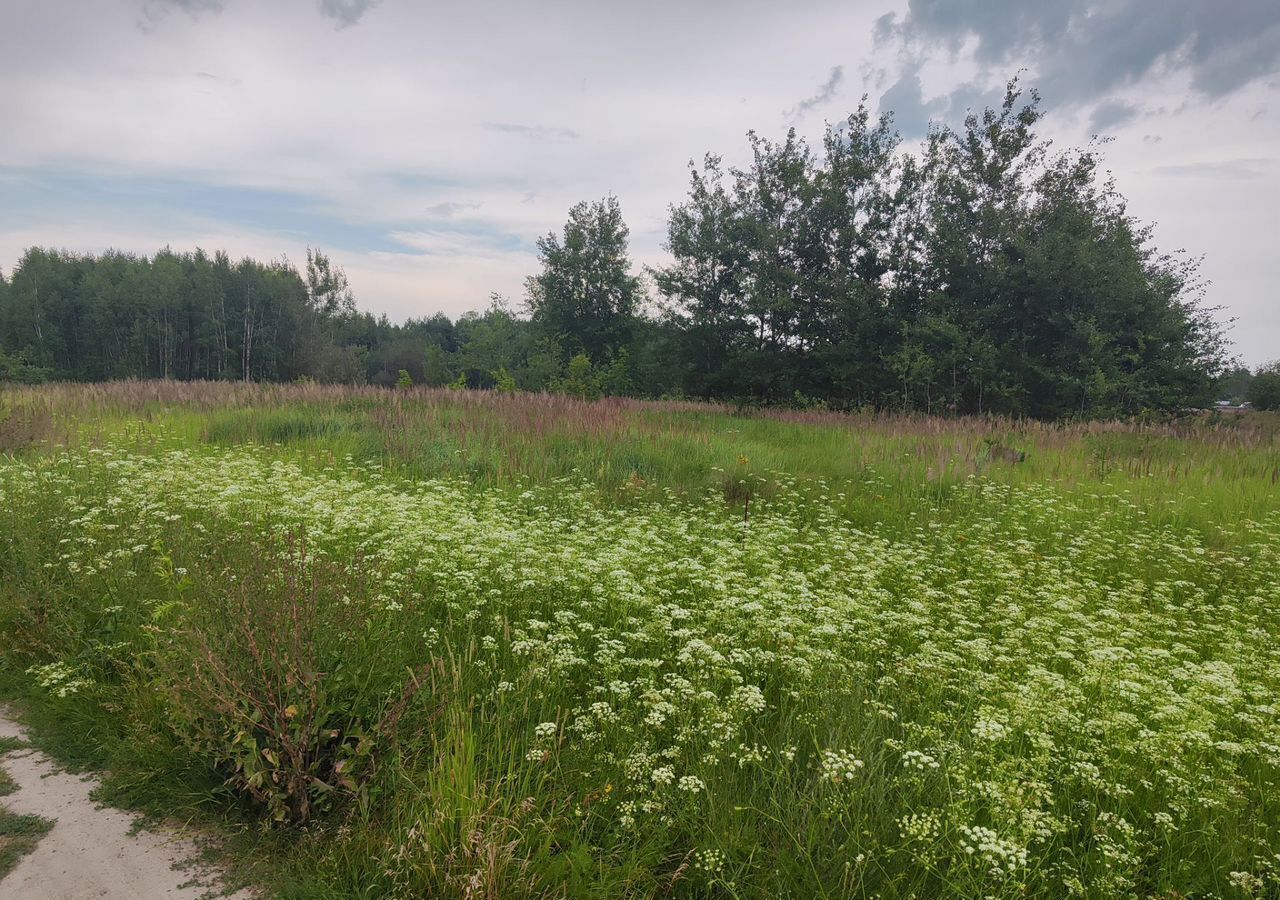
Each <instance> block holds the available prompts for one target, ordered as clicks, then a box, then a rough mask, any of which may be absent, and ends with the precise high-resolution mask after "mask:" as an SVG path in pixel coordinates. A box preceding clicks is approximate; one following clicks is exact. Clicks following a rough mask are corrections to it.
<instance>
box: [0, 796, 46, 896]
mask: <svg viewBox="0 0 1280 900" xmlns="http://www.w3.org/2000/svg"><path fill="white" fill-rule="evenodd" d="M52 827H53V823H52V822H51V821H49V820H48V819H42V818H40V817H39V816H20V815H16V814H14V813H11V812H9V811H8V810H5V809H0V879H2V878H4V876H6V875H8V874H9V872H10V870H11V869H13V867H14V866H16V865H17V864H18V860H20V859H22V857H24V856H26V855H27V854H28V853H30V852H31V851H32V850H34V849H35V848H36V844H38V843H40V838H42V837H44V836H45V835H46V834H47V833H48V832H49V829H50V828H52Z"/></svg>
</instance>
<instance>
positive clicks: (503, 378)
mask: <svg viewBox="0 0 1280 900" xmlns="http://www.w3.org/2000/svg"><path fill="white" fill-rule="evenodd" d="M491 374H492V375H493V389H494V390H496V391H497V392H498V393H499V394H514V393H515V392H516V390H517V386H516V379H515V376H513V375H512V374H511V373H510V372H508V371H507V367H506V366H499V367H498V370H497V371H496V372H493V373H491Z"/></svg>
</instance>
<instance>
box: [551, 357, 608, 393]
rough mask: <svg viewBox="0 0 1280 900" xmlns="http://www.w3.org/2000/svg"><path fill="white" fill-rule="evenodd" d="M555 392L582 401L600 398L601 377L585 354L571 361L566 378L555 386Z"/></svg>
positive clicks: (566, 371)
mask: <svg viewBox="0 0 1280 900" xmlns="http://www.w3.org/2000/svg"><path fill="white" fill-rule="evenodd" d="M555 390H556V391H557V392H559V393H561V394H569V395H570V396H573V397H578V398H580V399H582V400H595V399H596V398H598V397H599V396H600V377H599V374H598V373H597V372H596V370H595V368H594V367H593V366H592V365H591V360H590V359H589V358H588V357H587V355H586V354H585V353H579V354H577V355H576V356H574V357H573V359H571V360H569V366H568V368H567V369H566V370H565V374H564V377H563V378H561V379H560V380H559V381H558V382H556V384H555Z"/></svg>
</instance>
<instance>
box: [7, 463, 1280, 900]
mask: <svg viewBox="0 0 1280 900" xmlns="http://www.w3.org/2000/svg"><path fill="white" fill-rule="evenodd" d="M713 490H714V489H713ZM836 500H837V498H836V496H835V493H834V490H833V491H832V492H831V494H830V495H829V496H826V497H825V499H824V494H823V488H822V485H820V484H816V485H815V484H810V485H806V486H805V487H804V490H803V492H801V490H800V489H799V487H798V486H797V485H794V484H789V483H787V482H786V480H785V479H782V480H781V481H779V482H778V483H776V484H774V485H773V487H772V489H771V491H770V492H769V493H767V494H763V493H762V494H760V495H757V496H753V497H752V499H751V500H750V503H749V504H744V503H741V502H739V503H735V504H734V505H733V507H732V508H726V505H725V502H724V498H723V496H722V492H721V491H719V490H714V492H713V493H712V494H709V496H708V497H707V498H706V499H705V500H704V501H700V500H697V499H692V500H677V499H675V498H666V499H664V498H662V497H661V496H657V497H655V496H654V495H653V493H652V492H646V493H644V494H643V496H642V497H638V498H636V499H632V500H627V499H625V498H623V499H621V500H618V501H617V502H615V503H613V504H610V505H602V504H601V503H600V502H599V498H598V494H597V493H596V492H594V491H593V490H591V489H589V488H587V487H584V486H579V485H578V484H577V483H576V482H571V481H558V482H551V483H548V484H544V485H541V486H532V485H530V486H527V489H526V490H523V491H520V490H517V491H498V490H482V489H477V488H474V487H472V486H469V485H467V484H464V483H462V482H459V481H452V480H437V481H426V482H400V481H396V480H393V479H389V478H388V477H387V476H386V475H385V474H384V473H383V472H382V471H381V470H379V469H377V468H372V467H365V466H360V465H357V464H355V463H353V462H350V461H346V462H343V461H333V462H327V463H320V462H315V463H303V462H300V461H297V460H293V461H290V460H287V459H285V458H283V457H282V456H281V455H280V454H278V453H277V452H274V451H271V450H268V449H263V448H254V447H243V448H238V449H203V450H195V451H173V452H164V453H155V454H147V455H142V454H135V453H132V452H129V451H126V450H121V449H110V448H108V449H102V450H86V451H74V452H66V453H61V454H57V455H53V456H50V457H47V458H44V459H33V460H30V461H17V460H9V461H7V462H4V463H0V509H2V510H3V512H0V575H2V576H3V578H4V581H5V583H6V585H7V587H6V589H5V594H4V595H3V604H2V605H0V635H3V636H4V637H3V640H4V641H5V645H4V647H3V650H4V660H5V662H4V665H5V666H6V667H8V668H9V677H10V679H11V680H13V679H17V680H19V681H25V682H28V683H30V684H31V685H33V689H34V690H35V691H36V696H37V697H38V698H41V699H40V700H39V701H38V702H41V703H44V704H48V705H49V706H52V707H57V706H58V705H59V704H63V705H66V706H68V707H69V708H70V707H72V706H73V707H74V709H75V710H76V715H79V716H84V717H87V718H90V719H93V720H95V721H99V722H102V723H106V724H105V725H103V727H114V728H117V729H119V730H122V731H125V732H127V733H128V734H129V735H131V736H132V737H133V739H139V740H140V739H141V736H146V737H147V739H148V740H154V741H159V742H161V743H163V744H164V745H165V746H168V747H171V748H172V752H173V753H174V754H176V755H178V756H180V758H181V759H182V760H183V763H182V764H183V765H185V766H188V767H191V768H193V769H197V770H201V771H211V772H216V773H218V777H219V778H220V779H221V780H222V781H223V782H224V783H225V784H226V785H227V789H228V790H229V791H231V792H232V793H233V794H234V795H235V796H237V797H238V798H240V799H241V801H242V802H243V803H245V804H246V805H247V806H248V808H249V809H251V810H256V811H258V813H259V814H260V815H261V817H262V818H264V819H266V820H278V821H280V822H282V823H294V824H299V823H303V822H305V823H307V827H306V829H305V831H303V832H301V836H300V837H299V838H298V839H297V841H296V843H295V845H294V847H295V850H294V852H295V864H296V866H297V867H298V869H299V870H302V869H305V870H306V873H307V876H308V877H309V878H310V879H312V881H311V883H313V884H314V885H317V886H318V887H317V888H316V892H317V893H316V895H317V896H324V895H325V893H324V891H329V892H332V893H335V894H341V893H342V892H343V891H348V892H349V893H352V894H355V893H357V891H356V886H358V887H359V894H358V895H360V896H424V895H456V896H494V897H497V896H502V897H506V896H544V895H545V896H565V895H569V896H601V897H617V896H637V897H639V896H666V895H674V896H737V897H783V896H786V897H805V898H808V897H820V896H831V897H835V896H849V895H855V896H857V895H867V896H871V895H877V894H878V895H880V896H904V897H905V896H912V895H914V896H956V897H975V896H1009V897H1014V896H1017V897H1022V896H1027V895H1035V896H1063V895H1072V894H1075V895H1081V896H1116V895H1130V894H1138V895H1154V894H1163V895H1165V896H1170V897H1172V896H1177V895H1179V894H1182V895H1205V894H1221V895H1231V894H1233V893H1234V894H1236V895H1245V894H1248V893H1250V892H1252V893H1254V894H1263V893H1266V892H1273V893H1274V892H1275V891H1277V890H1278V889H1280V859H1278V858H1277V856H1276V853H1277V849H1280V801H1278V800H1277V798H1278V797H1280V790H1278V785H1277V780H1278V778H1280V735H1278V734H1277V730H1276V724H1275V723H1276V721H1277V711H1278V709H1280V707H1278V704H1280V646H1278V645H1277V643H1276V641H1275V635H1276V633H1277V627H1278V626H1280V586H1278V583H1277V580H1276V579H1275V574H1274V573H1275V572H1276V571H1280V514H1272V515H1270V516H1267V517H1264V518H1261V519H1260V520H1258V521H1255V522H1247V521H1246V522H1234V523H1232V526H1233V528H1235V529H1237V530H1238V532H1239V533H1241V534H1243V535H1244V537H1243V538H1242V539H1241V540H1240V541H1239V542H1237V543H1236V545H1235V546H1233V547H1232V549H1231V550H1230V551H1221V550H1214V549H1210V548H1209V547H1208V546H1207V545H1206V541H1205V538H1204V535H1202V534H1201V533H1199V532H1193V531H1190V530H1178V529H1173V528H1168V527H1164V526H1161V525H1158V524H1155V523H1153V522H1152V521H1151V517H1150V515H1149V514H1148V512H1147V511H1146V510H1145V509H1144V508H1143V507H1140V506H1138V505H1135V504H1133V503H1131V502H1128V501H1126V500H1125V499H1124V497H1123V495H1122V494H1119V493H1112V494H1108V495H1102V494H1093V493H1089V492H1087V491H1083V490H1081V491H1076V492H1074V493H1066V492H1063V491H1060V490H1054V489H1051V488H1047V487H1036V486H1025V487H1011V486H1007V485H999V484H996V483H993V482H990V481H987V480H984V479H982V478H977V477H975V478H971V479H969V480H968V481H966V482H964V483H963V484H962V485H960V486H959V487H958V488H957V489H956V492H955V496H954V497H952V498H951V500H950V502H951V503H952V504H953V514H952V515H951V516H950V517H949V518H948V519H947V520H946V521H945V522H940V521H928V520H927V519H926V518H925V517H924V516H921V517H920V518H919V519H918V520H916V521H915V524H912V523H911V522H908V523H906V524H905V525H902V526H900V527H898V528H896V529H895V536H894V538H893V539H892V540H891V539H889V538H888V537H887V536H886V535H885V534H882V533H879V532H878V530H877V529H876V528H874V527H868V528H864V529H858V528H854V527H851V526H850V525H849V523H848V521H847V520H846V519H844V518H842V517H841V516H839V515H837V514H836V513H835V512H834V511H833V510H834V508H835V506H836Z"/></svg>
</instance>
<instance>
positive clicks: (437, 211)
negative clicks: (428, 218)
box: [427, 200, 480, 219]
mask: <svg viewBox="0 0 1280 900" xmlns="http://www.w3.org/2000/svg"><path fill="white" fill-rule="evenodd" d="M479 208H480V204H479V203H463V202H458V201H452V200H446V201H445V202H444V203H437V204H436V205H435V206H428V207H427V212H428V213H430V214H431V215H433V216H439V217H441V218H442V219H447V218H449V217H451V216H455V215H457V214H458V213H460V212H467V211H468V210H472V209H479Z"/></svg>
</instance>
